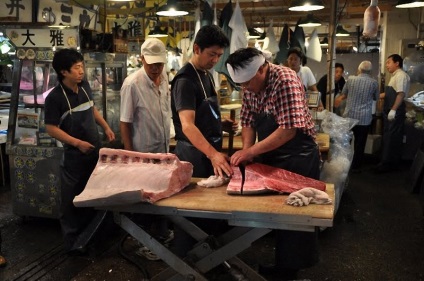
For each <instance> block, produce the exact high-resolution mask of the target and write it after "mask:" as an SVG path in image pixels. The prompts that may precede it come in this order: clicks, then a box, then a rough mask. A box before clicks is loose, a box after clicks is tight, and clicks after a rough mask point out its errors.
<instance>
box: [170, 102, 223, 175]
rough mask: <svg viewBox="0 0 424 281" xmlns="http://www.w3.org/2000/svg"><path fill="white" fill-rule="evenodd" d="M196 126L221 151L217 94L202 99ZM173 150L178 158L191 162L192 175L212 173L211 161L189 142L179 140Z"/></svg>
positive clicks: (220, 126)
mask: <svg viewBox="0 0 424 281" xmlns="http://www.w3.org/2000/svg"><path fill="white" fill-rule="evenodd" d="M196 127H197V128H198V129H199V130H200V132H201V133H202V134H203V136H204V137H205V139H206V140H207V141H208V142H209V143H210V144H211V145H212V146H213V147H214V148H215V149H216V150H217V151H221V149H222V125H221V113H220V111H219V105H218V98H217V96H212V97H209V98H207V99H204V100H203V101H202V103H201V104H200V106H199V107H198V108H197V109H196ZM174 152H175V154H176V155H177V156H178V158H179V159H180V160H183V161H188V162H190V163H192V164H193V177H198V178H208V177H210V176H211V175H213V174H214V170H213V166H212V163H211V161H210V160H209V159H208V158H207V157H206V155H205V154H203V152H201V151H200V150H198V149H197V148H196V147H194V146H193V145H192V144H191V143H190V142H188V141H185V140H179V141H178V142H177V145H176V146H175V151H174Z"/></svg>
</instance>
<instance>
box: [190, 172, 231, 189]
mask: <svg viewBox="0 0 424 281" xmlns="http://www.w3.org/2000/svg"><path fill="white" fill-rule="evenodd" d="M228 182H230V178H221V177H220V176H215V175H213V176H210V177H209V178H207V179H203V180H201V181H199V182H198V183H197V185H199V186H204V187H218V186H223V185H224V184H226V183H228Z"/></svg>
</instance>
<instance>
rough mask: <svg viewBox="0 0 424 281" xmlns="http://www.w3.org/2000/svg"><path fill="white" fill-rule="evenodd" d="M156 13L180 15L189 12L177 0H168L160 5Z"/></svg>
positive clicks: (164, 15) (165, 15)
mask: <svg viewBox="0 0 424 281" xmlns="http://www.w3.org/2000/svg"><path fill="white" fill-rule="evenodd" d="M156 15H158V16H163V17H180V16H185V15H188V12H187V11H185V10H184V9H183V8H182V7H181V5H180V4H179V3H178V2H177V0H168V2H167V3H166V4H165V5H163V6H161V7H159V10H158V11H157V12H156Z"/></svg>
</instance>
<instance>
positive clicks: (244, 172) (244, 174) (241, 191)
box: [239, 164, 246, 195]
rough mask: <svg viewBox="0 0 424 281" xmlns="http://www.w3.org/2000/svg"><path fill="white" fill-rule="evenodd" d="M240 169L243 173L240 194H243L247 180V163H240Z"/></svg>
mask: <svg viewBox="0 0 424 281" xmlns="http://www.w3.org/2000/svg"><path fill="white" fill-rule="evenodd" d="M239 169H240V173H241V187H240V194H241V195H243V186H244V182H245V180H246V165H245V164H239Z"/></svg>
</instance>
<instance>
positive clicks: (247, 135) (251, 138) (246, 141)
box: [241, 127, 256, 149]
mask: <svg viewBox="0 0 424 281" xmlns="http://www.w3.org/2000/svg"><path fill="white" fill-rule="evenodd" d="M241 138H242V141H243V149H246V148H249V147H251V146H253V145H254V144H255V141H256V130H255V129H254V128H250V127H244V128H242V129H241Z"/></svg>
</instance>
